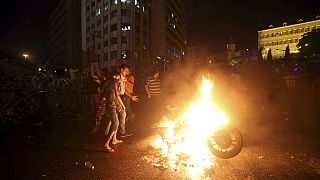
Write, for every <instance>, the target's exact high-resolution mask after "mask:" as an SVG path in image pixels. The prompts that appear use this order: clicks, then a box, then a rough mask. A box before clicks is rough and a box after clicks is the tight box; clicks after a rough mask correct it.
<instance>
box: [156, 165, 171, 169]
mask: <svg viewBox="0 0 320 180" xmlns="http://www.w3.org/2000/svg"><path fill="white" fill-rule="evenodd" d="M153 166H154V167H156V168H158V169H167V168H168V167H167V166H165V165H164V164H154V165H153Z"/></svg>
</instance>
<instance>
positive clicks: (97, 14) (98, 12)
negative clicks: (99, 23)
mask: <svg viewBox="0 0 320 180" xmlns="http://www.w3.org/2000/svg"><path fill="white" fill-rule="evenodd" d="M100 14H101V9H100V8H98V9H97V10H96V16H99V15H100Z"/></svg>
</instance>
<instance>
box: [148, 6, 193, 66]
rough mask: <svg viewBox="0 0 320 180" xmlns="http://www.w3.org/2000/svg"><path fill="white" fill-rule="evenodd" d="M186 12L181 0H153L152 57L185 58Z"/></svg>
mask: <svg viewBox="0 0 320 180" xmlns="http://www.w3.org/2000/svg"><path fill="white" fill-rule="evenodd" d="M186 37H187V28H186V18H185V12H184V9H183V7H182V4H181V1H180V0H152V3H151V58H152V59H155V58H161V59H163V60H167V61H169V62H170V61H175V60H179V61H180V60H181V61H182V60H184V59H185V57H184V56H185V54H186V50H187V41H186Z"/></svg>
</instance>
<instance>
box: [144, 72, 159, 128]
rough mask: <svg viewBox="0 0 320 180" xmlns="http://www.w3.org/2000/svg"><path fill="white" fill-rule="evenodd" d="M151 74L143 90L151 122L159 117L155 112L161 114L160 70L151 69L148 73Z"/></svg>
mask: <svg viewBox="0 0 320 180" xmlns="http://www.w3.org/2000/svg"><path fill="white" fill-rule="evenodd" d="M150 75H151V76H150V77H149V78H148V79H147V80H146V83H145V91H146V93H147V97H148V101H149V102H148V107H149V108H150V109H149V112H150V113H149V114H150V115H151V117H148V118H149V119H150V120H151V121H152V122H151V123H154V122H155V119H157V118H159V117H158V116H157V114H161V109H162V108H161V103H160V101H161V99H160V98H161V88H160V84H161V83H160V71H159V70H157V69H156V70H153V71H152V72H151V74H150ZM152 116H153V117H152Z"/></svg>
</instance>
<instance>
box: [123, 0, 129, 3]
mask: <svg viewBox="0 0 320 180" xmlns="http://www.w3.org/2000/svg"><path fill="white" fill-rule="evenodd" d="M121 2H122V3H131V0H121Z"/></svg>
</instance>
